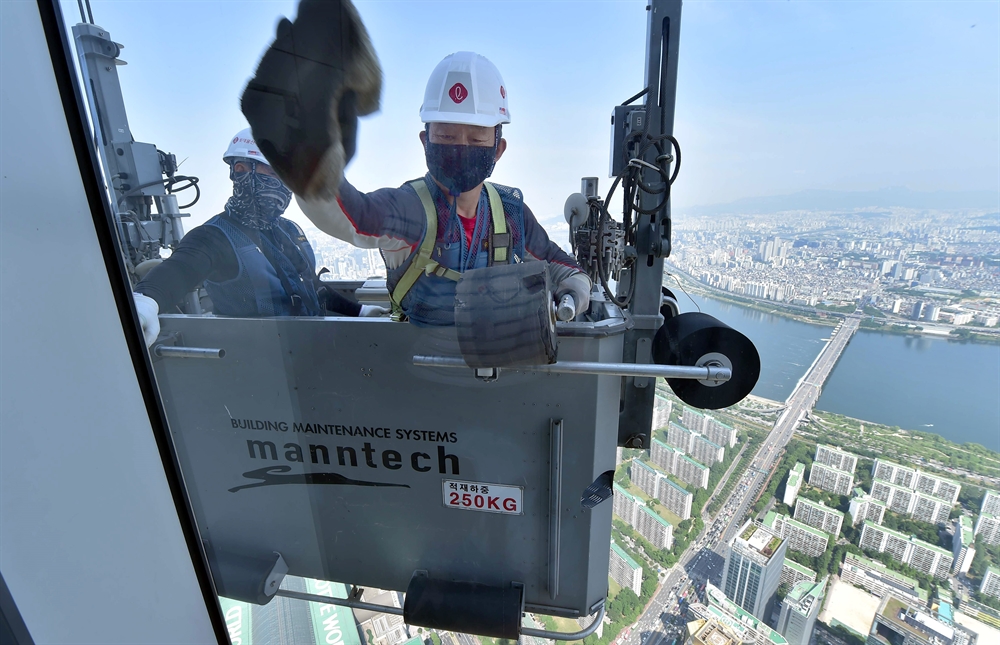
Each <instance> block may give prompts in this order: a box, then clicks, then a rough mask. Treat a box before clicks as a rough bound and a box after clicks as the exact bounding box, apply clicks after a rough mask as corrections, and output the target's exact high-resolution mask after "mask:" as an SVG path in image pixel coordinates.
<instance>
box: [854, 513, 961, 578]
mask: <svg viewBox="0 0 1000 645" xmlns="http://www.w3.org/2000/svg"><path fill="white" fill-rule="evenodd" d="M861 548H863V549H872V550H873V551H878V552H879V553H888V554H889V555H891V556H892V557H893V558H894V559H895V560H898V561H899V562H902V563H903V564H908V565H910V566H911V567H913V568H914V569H916V570H917V571H919V572H920V573H923V574H926V575H930V576H934V577H935V578H947V577H948V573H949V572H950V571H951V565H952V562H953V561H954V555H953V554H952V553H951V551H948V550H946V549H942V548H941V547H939V546H935V545H933V544H928V543H927V542H924V541H922V540H918V539H917V538H915V537H912V536H908V535H904V534H903V533H900V532H899V531H894V530H892V529H888V528H886V527H884V526H879V525H878V524H873V523H872V522H865V523H863V524H862V528H861Z"/></svg>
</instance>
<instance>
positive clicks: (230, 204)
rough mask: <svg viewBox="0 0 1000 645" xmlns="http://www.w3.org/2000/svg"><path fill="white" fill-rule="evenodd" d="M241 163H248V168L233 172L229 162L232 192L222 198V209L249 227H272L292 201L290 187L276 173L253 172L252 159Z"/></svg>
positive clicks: (254, 163)
mask: <svg viewBox="0 0 1000 645" xmlns="http://www.w3.org/2000/svg"><path fill="white" fill-rule="evenodd" d="M243 163H245V164H247V165H249V166H250V170H248V171H246V172H236V170H234V166H233V164H230V166H229V178H230V179H232V180H233V196H232V197H230V198H229V201H227V202H226V213H228V214H229V216H230V217H232V218H233V219H235V220H236V221H238V222H239V223H240V224H243V225H244V226H248V227H250V228H255V229H260V230H267V229H271V228H274V226H275V225H276V224H277V223H278V218H279V217H281V214H282V213H284V212H285V209H286V208H288V204H289V203H291V201H292V191H290V190H289V189H288V188H287V187H286V186H285V185H284V184H283V183H281V180H280V179H278V178H277V177H272V176H271V175H265V174H263V173H260V172H257V162H256V161H244V162H243Z"/></svg>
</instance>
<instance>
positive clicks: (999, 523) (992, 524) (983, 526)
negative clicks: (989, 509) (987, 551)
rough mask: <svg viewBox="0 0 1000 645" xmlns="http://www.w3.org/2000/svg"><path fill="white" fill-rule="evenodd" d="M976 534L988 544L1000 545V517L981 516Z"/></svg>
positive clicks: (983, 514)
mask: <svg viewBox="0 0 1000 645" xmlns="http://www.w3.org/2000/svg"><path fill="white" fill-rule="evenodd" d="M975 533H976V537H979V536H980V535H982V536H983V540H984V541H985V542H986V544H1000V515H989V514H987V513H982V514H980V515H979V519H977V520H976V531H975Z"/></svg>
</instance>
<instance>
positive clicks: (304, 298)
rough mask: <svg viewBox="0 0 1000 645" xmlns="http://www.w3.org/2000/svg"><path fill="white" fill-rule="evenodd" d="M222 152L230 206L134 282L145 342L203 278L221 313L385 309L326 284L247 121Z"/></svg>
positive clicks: (285, 192)
mask: <svg viewBox="0 0 1000 645" xmlns="http://www.w3.org/2000/svg"><path fill="white" fill-rule="evenodd" d="M222 160H223V161H224V162H225V163H226V164H227V165H228V166H229V178H230V179H232V181H233V195H232V197H230V198H229V200H228V201H227V202H226V206H225V211H224V212H223V213H221V214H219V215H216V216H215V217H213V218H212V219H210V220H208V221H207V222H205V223H204V224H203V225H201V226H198V227H196V228H194V229H192V230H191V231H190V232H188V233H187V235H185V236H184V238H183V239H182V240H181V241H180V243H179V244H178V245H177V247H176V248H175V249H174V250H173V253H172V254H171V255H170V257H169V258H167V259H166V260H164V261H163V262H161V263H160V264H159V265H157V266H156V267H155V268H153V269H152V270H151V271H150V272H149V273H148V274H147V275H146V276H145V278H143V280H142V281H141V282H139V284H138V285H136V288H135V292H136V294H135V300H136V309H137V311H138V312H139V317H140V321H141V322H142V324H143V331H144V334H145V335H146V341H147V345H148V344H150V343H151V342H152V340H155V338H156V333H155V332H156V331H157V330H158V327H159V325H158V322H157V319H156V316H157V315H158V313H159V312H170V311H176V306H177V304H178V303H179V302H181V300H182V299H183V298H184V296H185V295H186V294H187V293H190V292H191V291H193V290H194V289H196V288H198V287H199V286H202V285H204V287H205V289H206V291H207V292H208V295H209V296H210V297H211V299H212V306H213V311H214V313H215V314H217V315H222V316H238V317H243V318H251V317H263V316H321V315H324V314H326V313H327V312H328V311H332V312H334V313H338V314H342V315H347V316H359V315H368V316H375V315H380V314H383V313H388V311H387V310H385V309H383V308H382V307H371V306H365V305H361V304H359V303H357V302H354V301H352V300H349V299H347V298H345V297H344V296H342V295H340V294H338V293H336V292H334V291H332V290H326V289H325V288H324V287H322V285H321V283H320V282H319V280H318V279H317V276H316V257H315V255H314V253H313V249H312V246H311V245H310V244H309V240H307V239H306V236H305V233H304V232H303V231H302V229H301V228H300V227H299V225H298V224H296V223H295V222H293V221H291V220H290V219H287V218H284V217H282V216H281V215H282V213H284V211H285V209H286V208H287V207H288V204H289V202H290V201H291V198H292V192H291V191H290V190H289V189H288V188H287V187H286V186H285V185H284V183H282V181H281V179H279V178H278V177H277V175H275V173H274V170H273V169H272V168H271V166H270V165H269V164H268V163H267V160H266V159H265V158H264V155H263V154H261V151H260V149H259V148H258V147H257V144H256V143H255V142H254V140H253V137H252V136H251V134H250V129H249V128H246V129H244V130H242V131H240V132H239V133H237V134H236V136H234V137H233V138H232V139H231V140H230V143H229V147H228V148H227V150H226V152H225V154H224V155H223V157H222Z"/></svg>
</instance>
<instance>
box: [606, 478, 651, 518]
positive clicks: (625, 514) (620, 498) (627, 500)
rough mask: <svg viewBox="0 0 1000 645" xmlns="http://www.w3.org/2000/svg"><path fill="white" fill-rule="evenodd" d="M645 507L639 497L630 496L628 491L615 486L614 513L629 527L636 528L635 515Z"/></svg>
mask: <svg viewBox="0 0 1000 645" xmlns="http://www.w3.org/2000/svg"><path fill="white" fill-rule="evenodd" d="M643 506H645V504H644V503H643V501H642V500H641V499H639V498H638V497H635V496H634V495H632V494H630V493H629V492H628V491H627V490H625V489H624V488H622V487H621V486H619V485H618V484H617V483H615V485H614V495H613V496H612V512H613V513H614V514H615V515H617V516H618V517H619V518H621V519H622V521H624V522H625V523H626V524H628V525H629V526H635V514H636V513H637V512H638V511H639V508H641V507H643Z"/></svg>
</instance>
